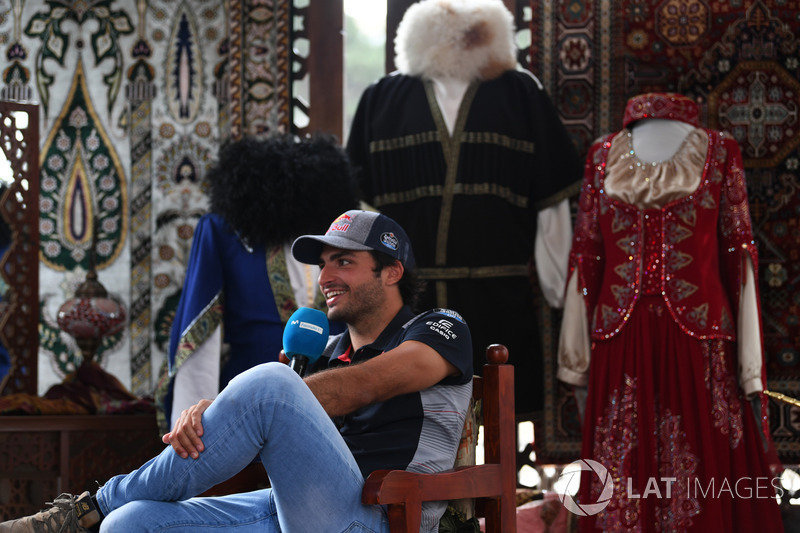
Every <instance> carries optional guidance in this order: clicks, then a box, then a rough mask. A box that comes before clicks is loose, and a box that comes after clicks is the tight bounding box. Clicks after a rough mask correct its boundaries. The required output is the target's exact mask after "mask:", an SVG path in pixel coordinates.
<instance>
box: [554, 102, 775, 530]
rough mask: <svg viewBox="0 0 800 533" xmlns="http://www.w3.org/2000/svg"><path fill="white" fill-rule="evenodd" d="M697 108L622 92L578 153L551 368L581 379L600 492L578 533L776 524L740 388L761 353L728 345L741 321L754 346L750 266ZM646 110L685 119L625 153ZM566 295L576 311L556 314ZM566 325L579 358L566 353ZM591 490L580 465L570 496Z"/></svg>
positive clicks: (725, 139) (588, 446) (728, 168)
mask: <svg viewBox="0 0 800 533" xmlns="http://www.w3.org/2000/svg"><path fill="white" fill-rule="evenodd" d="M697 117H698V112H697V107H696V105H695V104H694V102H692V101H691V100H689V99H688V98H686V97H683V96H680V95H674V94H663V93H657V94H654V93H650V94H645V95H640V96H638V97H635V98H632V99H631V100H630V101H629V102H628V109H627V110H626V116H625V121H624V124H625V126H626V129H624V130H622V131H621V132H619V133H617V134H613V135H609V136H607V137H605V138H603V139H602V140H600V141H598V142H597V143H595V144H594V145H593V146H592V147H591V149H590V150H589V153H588V156H587V159H586V167H585V176H584V183H583V189H582V193H581V198H580V209H579V213H578V219H577V224H576V228H575V236H574V240H573V245H572V251H571V256H570V284H569V286H568V296H567V304H566V305H567V307H566V308H565V323H564V324H563V326H562V330H563V331H562V346H561V348H560V350H559V352H560V353H559V365H560V368H559V377H560V378H561V379H563V380H564V381H567V382H570V383H573V384H576V385H584V384H587V382H588V387H589V388H588V399H587V405H586V412H585V415H584V440H583V452H582V457H583V458H590V459H593V460H595V461H597V462H598V463H600V464H601V465H603V467H605V468H606V469H608V471H609V473H610V475H611V479H612V481H613V482H614V490H613V495H612V497H611V500H610V501H609V504H608V505H607V506H606V507H605V508H604V509H603V510H602V511H601V512H599V513H597V514H596V515H593V516H589V517H586V518H584V519H583V520H582V523H581V527H582V530H583V531H595V530H597V529H602V530H604V531H612V532H616V531H641V532H659V531H664V532H667V531H669V532H684V531H687V532H688V531H726V532H729V531H748V532H750V531H755V530H759V531H782V527H781V525H780V524H781V522H780V515H779V509H778V506H777V504H776V503H775V501H774V495H775V490H774V489H775V485H777V482H776V481H775V476H774V472H775V470H776V469H777V468H778V467H779V465H778V464H777V460H775V453H774V449H773V448H772V443H771V440H770V439H769V437H768V436H766V437H764V432H765V430H766V424H765V420H761V421H758V420H757V419H756V417H755V416H754V415H753V412H752V410H751V408H750V406H749V405H748V401H747V400H746V399H745V391H746V392H747V393H752V394H754V395H756V398H758V397H759V396H762V397H763V395H759V394H758V393H759V392H760V391H761V390H763V388H764V386H765V380H764V371H763V363H762V358H761V350H760V346H758V349H756V350H755V353H748V354H747V355H746V356H740V355H739V352H738V351H737V349H738V347H737V336H738V332H737V330H740V329H741V328H742V327H743V326H742V321H743V319H745V320H746V319H748V317H749V319H752V320H751V321H752V322H753V323H751V324H749V325H748V324H746V325H744V327H745V328H749V332H750V333H749V334H748V335H750V336H753V332H755V337H756V338H757V339H758V342H760V326H759V324H758V321H759V319H758V304H757V303H753V304H752V305H751V306H750V307H751V308H752V309H750V310H749V311H748V310H746V309H743V308H742V307H743V306H742V305H741V303H740V302H742V301H746V298H745V297H744V295H743V288H744V287H745V280H748V279H749V280H750V283H751V284H753V286H754V285H755V284H754V282H753V281H752V279H753V278H749V277H748V276H753V277H754V279H757V277H756V276H755V270H756V266H757V264H758V262H757V255H756V248H755V245H754V242H753V236H752V229H751V224H750V216H749V211H748V204H747V192H746V186H745V180H744V169H743V166H742V158H741V153H740V150H739V146H738V145H737V143H736V142H735V141H734V140H733V139H732V138H731V137H729V136H728V135H726V134H724V133H721V132H718V131H712V130H707V129H702V128H698V127H697ZM649 118H668V119H671V120H675V121H680V122H684V123H687V124H690V125H691V126H693V128H687V130H688V134H687V135H686V136H685V138H684V139H683V141H682V144H681V145H680V147H679V148H678V150H677V152H676V153H675V154H674V155H673V156H672V157H671V158H669V159H667V160H665V161H660V162H656V163H649V162H644V161H641V160H640V159H639V158H638V157H637V155H636V152H635V151H634V149H633V142H632V134H631V130H630V129H627V127H628V126H629V125H630V124H631V123H633V122H634V121H637V120H642V119H649ZM748 269H749V270H748ZM748 289H749V290H750V291H751V294H754V295H755V296H754V298H753V299H754V301H755V302H757V290H755V289H754V287H748ZM570 291H572V292H573V293H574V294H573V297H572V298H571V300H572V302H575V301H578V302H581V301H582V303H583V304H585V307H583V306H580V307H582V308H583V310H584V311H585V316H583V317H580V316H578V315H580V312H579V311H575V308H574V304H573V309H572V312H571V311H570V295H569V293H570ZM576 295H577V296H576ZM753 309H755V311H753ZM748 313H749V314H748ZM576 316H578V318H577V319H576ZM753 317H754V318H753ZM576 323H577V325H576ZM737 324H738V327H737ZM576 331H577V332H581V336H585V337H586V339H585V341H582V342H583V344H581V342H577V345H578V346H581V345H582V346H585V347H586V350H587V351H589V350H590V352H591V363H589V356H588V354H581V353H580V351H581V350H577V352H578V353H577V354H576V353H571V351H570V349H569V345H573V346H574V345H575V344H576V342H575V339H574V338H572V339H570V338H566V339H565V336H567V337H569V336H570V335H572V337H575V336H576V335H574V333H575V332H576ZM565 346H567V347H566V348H565ZM589 346H591V348H589ZM587 374H588V379H587ZM740 384H741V385H742V386H741V387H740ZM761 405H762V406H763V405H765V403H764V402H762V403H761ZM759 422H761V423H759ZM765 438H766V442H767V443H768V451H767V452H765V448H764V442H765V441H764V439H765ZM740 480H743V481H740ZM737 482H738V484H737ZM602 489H603V486H602V482H601V480H600V479H599V477H598V476H597V475H595V474H594V473H592V472H584V473H583V476H582V483H581V488H580V492H579V501H580V503H581V504H595V503H597V502H598V498H600V495H601V493H602Z"/></svg>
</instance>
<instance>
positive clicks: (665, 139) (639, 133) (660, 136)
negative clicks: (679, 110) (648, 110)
mask: <svg viewBox="0 0 800 533" xmlns="http://www.w3.org/2000/svg"><path fill="white" fill-rule="evenodd" d="M693 129H694V126H692V125H691V124H687V123H686V122H681V121H678V120H669V119H663V118H651V119H647V120H640V121H638V122H636V123H634V124H633V125H632V126H631V133H632V135H633V149H634V151H635V152H636V156H637V157H638V158H639V160H641V161H644V162H647V163H656V162H658V161H665V160H667V159H669V158H671V157H672V156H673V155H675V153H676V152H677V151H678V148H680V146H681V144H682V143H683V141H684V139H686V136H687V135H688V134H689V132H690V131H692V130H693Z"/></svg>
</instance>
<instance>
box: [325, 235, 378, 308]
mask: <svg viewBox="0 0 800 533" xmlns="http://www.w3.org/2000/svg"><path fill="white" fill-rule="evenodd" d="M320 268H321V270H320V273H319V286H320V289H321V290H322V293H323V294H324V295H325V303H326V304H327V305H328V318H329V319H331V320H340V321H342V322H345V323H346V324H355V323H357V322H358V321H359V319H363V318H364V317H369V315H370V314H372V313H373V312H377V310H378V309H380V308H381V307H382V306H383V304H384V302H385V301H386V293H385V289H384V286H383V280H382V278H381V275H380V273H376V272H375V270H374V269H375V259H374V258H373V257H372V255H371V254H370V253H369V252H363V251H352V250H342V249H340V248H332V247H330V246H325V247H324V248H323V250H322V255H321V256H320Z"/></svg>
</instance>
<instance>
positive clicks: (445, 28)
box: [394, 0, 517, 81]
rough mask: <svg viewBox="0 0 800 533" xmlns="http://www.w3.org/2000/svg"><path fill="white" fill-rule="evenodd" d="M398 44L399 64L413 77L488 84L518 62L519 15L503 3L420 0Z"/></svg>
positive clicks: (399, 30) (407, 17)
mask: <svg viewBox="0 0 800 533" xmlns="http://www.w3.org/2000/svg"><path fill="white" fill-rule="evenodd" d="M394 42H395V51H396V57H395V64H396V65H397V68H398V70H399V71H400V72H401V73H403V74H408V75H411V76H423V77H427V78H438V77H448V78H456V79H460V80H465V81H473V80H487V79H492V78H496V77H497V76H499V75H500V74H502V73H503V72H504V71H506V70H511V69H514V68H515V67H516V64H517V58H516V53H517V46H516V43H515V42H514V16H513V15H512V14H511V13H510V12H509V11H508V9H507V8H506V6H505V5H504V4H503V2H502V0H421V1H420V2H417V3H416V4H413V5H411V6H410V7H409V8H408V10H407V11H406V12H405V14H404V15H403V20H402V21H400V25H399V26H398V27H397V37H395V41H394Z"/></svg>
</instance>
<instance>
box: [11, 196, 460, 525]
mask: <svg viewBox="0 0 800 533" xmlns="http://www.w3.org/2000/svg"><path fill="white" fill-rule="evenodd" d="M292 255H293V256H294V257H295V258H296V259H298V260H299V261H301V262H304V263H310V264H319V266H320V267H321V272H320V275H319V286H320V289H321V290H322V291H323V293H324V294H325V297H326V303H327V305H328V317H329V318H330V319H331V320H341V321H342V322H344V323H346V324H347V330H346V331H345V332H344V333H343V334H341V335H338V336H336V337H333V338H332V339H331V341H330V342H329V344H328V347H327V348H326V350H325V353H324V354H323V355H324V356H326V360H327V361H326V363H327V364H326V365H320V364H319V362H318V364H317V367H319V366H326V367H327V368H325V369H323V370H320V371H316V372H313V373H312V374H311V375H310V376H308V377H306V378H304V379H301V378H300V377H299V376H298V375H297V374H296V373H295V372H293V371H292V370H291V369H290V368H289V367H288V366H286V365H283V364H280V363H267V364H263V365H260V366H257V367H254V368H252V369H250V370H247V371H245V372H244V373H242V374H240V375H239V376H237V377H236V378H234V379H233V380H232V381H231V383H230V385H229V386H228V387H227V388H225V389H224V390H223V391H222V392H221V393H220V395H219V396H218V397H217V398H216V399H215V400H214V401H213V402H212V401H210V400H202V401H200V402H199V403H198V404H196V405H194V406H192V407H190V408H189V409H186V410H185V411H184V412H183V413H182V414H181V416H180V419H179V420H178V421H177V422H176V423H175V425H174V427H173V429H172V431H170V432H168V433H166V434H165V435H164V437H163V439H162V440H163V441H164V442H165V443H167V444H169V445H170V446H168V447H167V448H165V450H164V451H163V452H162V453H161V454H160V455H158V456H157V457H155V458H154V459H151V460H150V461H148V462H147V463H146V464H145V465H144V466H142V467H141V468H139V469H138V470H135V471H133V472H131V473H130V474H127V475H121V476H115V477H113V478H111V479H110V480H109V481H107V482H106V483H105V484H104V485H103V486H102V487H100V488H99V489H98V490H97V492H96V493H95V494H90V493H89V492H84V493H83V494H81V495H80V496H71V495H69V494H62V495H61V496H59V498H57V499H56V500H55V502H53V504H54V506H53V507H52V508H50V509H48V510H45V511H42V512H40V513H37V514H36V515H33V516H29V517H26V518H22V519H19V520H12V521H10V522H5V523H3V524H0V532H12V531H13V532H51V531H52V532H55V531H79V532H80V531H86V530H87V529H88V530H95V531H96V530H98V529H99V531H104V532H105V531H124V532H133V531H151V532H152V531H163V530H167V529H168V530H169V531H170V532H173V533H177V532H183V531H185V532H197V531H203V530H214V531H219V530H220V529H225V530H226V531H227V530H231V531H232V530H236V531H243V532H244V531H259V532H264V531H276V532H277V531H283V532H299V533H305V532H311V531H313V532H344V531H362V532H388V531H389V524H388V520H387V517H386V514H385V511H384V509H383V508H382V507H381V506H378V505H364V504H362V503H361V492H362V488H363V485H364V479H365V478H366V477H367V476H368V475H369V473H370V472H372V471H374V470H378V469H406V470H409V471H416V472H438V471H442V470H446V469H448V468H451V467H452V466H453V462H454V460H455V456H456V452H457V449H458V445H459V441H460V438H461V434H462V429H463V425H464V419H465V417H466V411H467V406H468V404H469V400H470V397H471V394H472V373H473V371H472V342H471V337H470V332H469V329H468V328H467V325H466V324H465V323H464V321H463V320H462V318H461V317H460V316H459V315H458V314H457V313H456V312H454V311H451V310H446V309H435V310H430V311H427V312H424V313H421V314H418V315H415V314H414V313H413V312H412V310H411V307H410V305H411V304H412V303H413V299H414V293H415V287H416V285H417V282H416V281H415V278H414V275H413V269H414V256H413V253H412V250H411V245H410V243H409V241H408V237H407V236H406V233H405V231H404V230H403V228H402V227H400V226H399V225H398V224H397V223H396V222H395V221H394V220H392V219H390V218H388V217H386V216H385V215H380V214H378V213H374V212H368V211H358V210H353V211H347V212H346V213H344V214H342V215H341V216H340V217H339V218H337V219H336V220H335V221H334V222H333V224H331V226H330V228H329V229H328V231H327V232H326V233H325V235H305V236H302V237H300V238H298V239H297V240H296V241H295V242H294V244H293V246H292ZM315 370H316V368H315ZM257 454H258V455H260V457H261V460H262V462H263V464H264V466H265V468H266V471H267V473H268V475H269V478H270V484H271V488H269V489H264V490H259V491H254V492H248V493H243V494H234V495H229V496H222V497H213V498H197V497H195V496H196V495H197V494H200V493H202V492H203V491H205V490H207V489H208V488H210V487H212V486H213V485H215V484H217V483H220V482H222V481H224V480H226V479H228V478H229V477H231V476H232V475H234V474H236V473H237V472H238V471H239V470H241V469H242V468H243V467H244V466H246V465H247V464H248V463H250V462H251V461H252V459H253V458H254V457H255V456H256V455H257ZM445 508H446V502H432V503H431V504H426V505H425V506H423V515H422V527H421V529H420V530H421V531H425V532H433V531H436V530H437V529H438V522H439V519H440V517H441V516H442V514H443V513H444V511H445Z"/></svg>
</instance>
